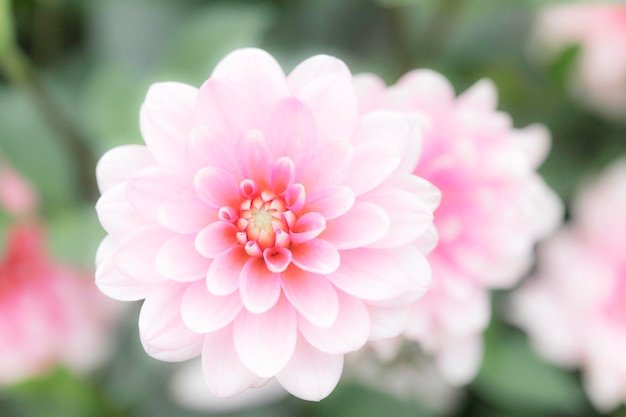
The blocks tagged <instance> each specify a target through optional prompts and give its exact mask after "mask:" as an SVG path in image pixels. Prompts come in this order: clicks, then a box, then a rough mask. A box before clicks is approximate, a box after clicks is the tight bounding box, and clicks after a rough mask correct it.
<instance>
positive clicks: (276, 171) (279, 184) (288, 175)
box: [270, 157, 296, 195]
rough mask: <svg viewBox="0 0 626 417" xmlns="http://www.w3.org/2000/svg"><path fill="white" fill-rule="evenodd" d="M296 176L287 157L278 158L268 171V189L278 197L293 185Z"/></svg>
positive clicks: (291, 162)
mask: <svg viewBox="0 0 626 417" xmlns="http://www.w3.org/2000/svg"><path fill="white" fill-rule="evenodd" d="M295 176H296V167H295V165H294V164H293V161H292V160H291V159H290V158H288V157H281V158H278V159H277V160H276V161H274V163H273V164H272V169H271V171H270V187H271V188H272V191H274V192H275V193H276V194H278V195H280V194H282V193H283V192H284V191H286V190H287V187H289V185H290V184H292V183H293V181H294V179H295Z"/></svg>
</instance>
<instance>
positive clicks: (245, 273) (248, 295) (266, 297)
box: [239, 258, 280, 314]
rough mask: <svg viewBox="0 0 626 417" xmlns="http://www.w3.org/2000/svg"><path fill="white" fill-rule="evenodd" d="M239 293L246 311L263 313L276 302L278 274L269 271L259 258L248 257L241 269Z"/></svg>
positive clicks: (278, 294)
mask: <svg viewBox="0 0 626 417" xmlns="http://www.w3.org/2000/svg"><path fill="white" fill-rule="evenodd" d="M239 293H240V294H241V301H242V302H243V305H244V307H245V308H246V309H247V310H248V311H250V312H251V313H257V314H258V313H264V312H266V311H267V310H269V309H270V308H272V307H274V305H276V303H277V302H278V297H280V276H279V275H278V274H277V273H274V272H270V271H269V270H268V269H267V267H266V266H265V262H263V260H262V259H261V258H250V259H249V260H248V262H246V264H245V265H244V266H243V269H242V270H241V275H240V277H239Z"/></svg>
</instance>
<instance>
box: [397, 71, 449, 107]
mask: <svg viewBox="0 0 626 417" xmlns="http://www.w3.org/2000/svg"><path fill="white" fill-rule="evenodd" d="M388 94H390V95H391V98H390V99H391V101H392V102H394V103H395V104H396V106H397V108H414V109H419V110H421V111H426V112H428V113H429V114H431V113H432V114H438V113H440V112H442V111H446V110H447V109H448V108H449V107H450V105H451V104H452V103H453V101H454V100H455V93H454V88H453V87H452V85H451V84H450V82H449V81H448V80H447V79H446V78H445V77H444V76H443V75H441V74H439V73H438V72H436V71H432V70H427V69H422V70H415V71H410V72H408V73H407V74H405V75H404V76H402V78H400V80H398V82H397V83H396V85H395V86H394V87H391V88H390V89H389V90H388Z"/></svg>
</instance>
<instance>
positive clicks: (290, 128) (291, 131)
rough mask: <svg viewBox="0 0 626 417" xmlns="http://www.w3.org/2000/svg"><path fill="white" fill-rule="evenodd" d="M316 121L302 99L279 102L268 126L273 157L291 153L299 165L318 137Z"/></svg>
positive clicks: (274, 108)
mask: <svg viewBox="0 0 626 417" xmlns="http://www.w3.org/2000/svg"><path fill="white" fill-rule="evenodd" d="M315 122H316V121H315V120H314V119H313V114H312V113H311V110H309V108H308V106H307V105H306V104H305V103H303V102H302V101H300V100H298V99H296V98H293V97H288V98H284V99H281V100H279V101H278V102H276V103H275V104H274V105H273V106H272V110H271V111H270V113H269V116H268V117H267V120H266V122H265V129H264V131H265V133H266V135H267V143H268V145H269V147H270V149H271V150H272V155H273V157H274V158H280V157H282V156H287V157H289V158H291V159H292V160H293V161H294V162H295V163H296V164H297V163H298V162H299V161H300V159H302V157H303V156H304V155H309V154H310V153H311V152H312V150H313V148H314V146H315V139H316V136H317V131H316V123H315Z"/></svg>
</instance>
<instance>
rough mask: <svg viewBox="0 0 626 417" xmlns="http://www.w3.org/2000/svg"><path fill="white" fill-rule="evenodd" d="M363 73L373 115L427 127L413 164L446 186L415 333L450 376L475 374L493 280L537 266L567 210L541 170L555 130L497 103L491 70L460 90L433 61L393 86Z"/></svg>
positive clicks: (364, 99) (500, 284)
mask: <svg viewBox="0 0 626 417" xmlns="http://www.w3.org/2000/svg"><path fill="white" fill-rule="evenodd" d="M355 83H356V86H357V91H358V92H359V97H360V103H361V110H362V113H363V114H364V115H365V116H367V115H368V114H369V113H368V112H370V111H372V110H377V109H381V108H384V109H392V110H400V111H404V112H407V113H408V114H410V115H412V116H413V117H414V118H415V119H416V120H417V121H418V123H419V125H420V127H421V128H422V132H423V145H422V146H423V149H422V156H421V158H420V160H419V163H418V164H415V165H414V166H413V167H412V169H413V171H414V173H415V174H416V175H418V176H420V177H423V178H425V179H426V180H428V181H430V182H431V183H432V184H433V185H435V186H436V187H437V188H439V189H440V190H441V193H442V200H441V204H440V206H439V207H438V208H437V210H436V212H435V227H436V229H437V232H438V234H439V244H438V246H437V247H436V248H435V249H434V251H433V252H432V253H431V254H430V255H429V260H430V262H431V266H432V270H433V284H432V287H431V289H430V290H429V292H428V294H427V295H426V296H425V297H424V299H422V300H420V302H419V303H415V305H414V306H413V313H412V317H411V321H410V322H409V325H408V327H407V331H406V333H405V334H406V335H407V336H408V337H410V338H414V339H416V340H418V341H419V342H420V344H421V346H422V348H423V349H424V350H425V351H427V352H430V353H432V354H433V355H435V357H436V361H437V363H438V365H439V368H440V370H441V372H442V375H443V376H444V377H445V378H446V379H447V380H448V381H449V382H450V383H453V384H457V385H458V384H464V383H467V382H468V381H469V380H471V379H472V378H473V377H474V375H475V374H476V372H477V370H478V366H479V364H480V362H481V358H482V337H481V333H482V331H483V330H484V329H485V328H486V326H487V324H488V321H489V315H490V311H489V297H488V292H487V289H489V288H506V287H510V286H512V285H514V284H515V283H516V282H517V280H518V279H519V278H521V276H522V275H523V274H524V272H526V270H527V269H528V268H529V266H530V263H531V260H532V250H533V244H534V243H535V242H536V241H537V239H539V238H541V237H542V236H544V235H546V234H547V233H548V232H550V231H551V230H552V229H554V228H555V227H556V225H557V224H558V223H559V220H560V217H561V205H560V202H559V200H558V198H557V197H556V195H555V194H554V193H553V192H552V191H551V190H550V189H548V187H547V186H546V184H545V183H544V182H543V180H542V179H541V178H540V177H539V175H537V173H536V172H535V169H536V168H537V166H538V165H539V164H540V163H541V161H542V160H543V159H544V157H545V155H546V153H547V150H548V143H549V137H548V133H547V132H546V130H545V129H544V128H542V127H540V126H530V127H528V128H525V129H521V130H520V129H514V128H513V126H512V122H511V118H510V117H509V115H507V114H505V113H502V112H498V111H496V104H497V92H496V89H495V87H494V85H493V83H491V82H490V81H488V80H482V81H479V82H478V83H476V84H475V85H474V86H473V87H471V88H470V89H469V90H467V91H465V92H464V93H463V94H461V95H460V96H458V97H455V93H454V90H453V88H452V86H451V85H450V83H449V82H448V81H447V80H446V79H445V78H444V77H443V76H441V75H440V74H438V73H436V72H434V71H430V70H416V71H412V72H410V73H408V74H406V75H405V76H403V77H402V78H401V79H400V80H399V81H398V82H397V83H396V84H395V85H393V86H391V87H389V88H387V87H386V86H385V84H384V83H383V82H382V81H381V80H380V79H379V78H377V77H375V76H373V75H369V74H364V75H360V76H357V77H356V80H355Z"/></svg>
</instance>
